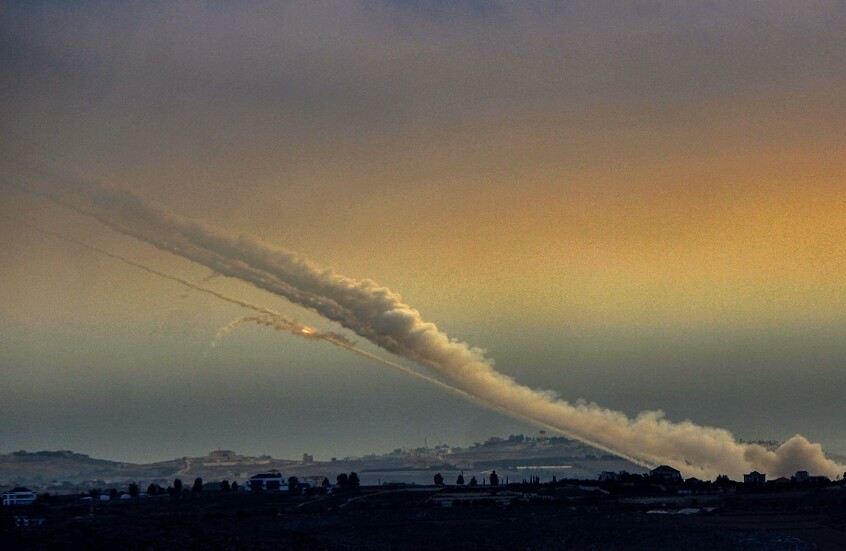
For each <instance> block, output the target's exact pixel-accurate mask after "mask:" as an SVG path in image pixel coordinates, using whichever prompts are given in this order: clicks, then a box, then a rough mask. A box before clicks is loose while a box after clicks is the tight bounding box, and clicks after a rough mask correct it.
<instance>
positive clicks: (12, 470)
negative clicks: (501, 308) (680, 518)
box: [0, 435, 643, 492]
mask: <svg viewBox="0 0 846 551" xmlns="http://www.w3.org/2000/svg"><path fill="white" fill-rule="evenodd" d="M271 469H275V470H278V471H280V472H281V473H283V474H284V475H285V476H297V477H300V478H302V479H314V480H316V481H317V480H322V479H323V477H328V478H330V480H332V481H334V478H335V476H336V475H337V474H339V473H342V472H351V471H356V472H359V473H361V475H362V481H363V482H364V483H376V482H377V481H387V480H399V481H405V482H417V483H428V481H430V480H431V478H432V474H433V473H435V472H440V471H443V474H444V476H447V477H448V476H454V474H455V473H458V472H462V471H466V472H467V474H468V475H472V474H477V475H478V476H480V477H482V476H484V475H485V473H488V472H489V471H491V470H498V472H500V473H503V474H504V475H505V476H508V474H509V473H510V474H511V476H513V477H515V478H517V477H520V476H523V473H528V472H531V474H533V475H536V476H545V477H547V478H548V477H551V476H553V475H557V476H558V477H559V478H560V477H562V476H567V477H572V478H575V477H584V478H593V477H595V476H596V475H597V473H599V472H600V471H604V470H611V471H618V470H628V471H630V472H642V471H643V469H642V468H641V467H639V466H637V465H634V464H632V463H630V462H628V461H626V460H624V459H621V458H619V457H615V456H613V455H610V454H607V453H606V452H603V451H600V450H597V449H595V448H592V447H590V446H586V445H584V444H582V443H580V442H577V441H574V440H569V439H567V438H561V437H552V438H542V437H541V438H526V437H524V436H523V435H517V436H511V437H509V438H508V439H503V438H497V437H491V438H490V439H489V440H488V441H486V442H484V443H478V444H475V445H473V446H470V447H466V448H460V447H450V446H445V445H441V446H436V447H434V448H415V449H400V448H398V449H396V450H394V451H393V452H390V453H385V454H372V455H366V456H362V457H345V458H343V459H333V460H332V461H313V460H312V458H311V457H309V456H306V457H304V460H290V459H275V458H273V457H270V456H267V455H265V456H260V457H250V456H244V455H239V454H237V453H235V452H233V451H228V450H217V451H214V452H211V453H209V454H208V455H207V456H204V457H184V458H181V459H172V460H169V461H161V462H157V463H149V464H136V463H125V462H117V461H110V460H107V459H96V458H92V457H89V456H88V455H85V454H80V453H74V452H72V451H67V450H61V451H39V452H26V451H17V452H13V453H9V454H4V455H0V487H3V488H6V487H12V486H27V487H30V488H32V489H34V490H35V489H37V490H38V491H56V492H71V491H75V490H77V489H80V490H81V489H87V488H93V487H107V486H114V485H125V484H128V483H129V482H137V483H139V484H149V483H150V482H155V483H157V484H161V485H164V486H166V485H168V484H170V483H172V481H173V479H174V478H181V479H183V481H191V480H193V479H194V478H196V477H201V478H203V480H205V481H215V480H217V481H219V480H224V479H225V480H229V481H239V482H242V483H243V482H244V481H246V480H247V479H249V477H250V476H252V475H253V474H255V473H257V472H261V471H267V470H271ZM450 473H452V474H450Z"/></svg>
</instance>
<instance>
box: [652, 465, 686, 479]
mask: <svg viewBox="0 0 846 551" xmlns="http://www.w3.org/2000/svg"><path fill="white" fill-rule="evenodd" d="M649 477H650V478H652V479H653V480H656V481H658V482H670V483H673V482H681V481H682V477H681V472H679V471H678V470H676V469H674V468H672V467H670V466H669V465H660V466H658V467H655V468H654V469H652V470H651V471H649Z"/></svg>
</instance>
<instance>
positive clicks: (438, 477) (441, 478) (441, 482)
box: [435, 473, 444, 486]
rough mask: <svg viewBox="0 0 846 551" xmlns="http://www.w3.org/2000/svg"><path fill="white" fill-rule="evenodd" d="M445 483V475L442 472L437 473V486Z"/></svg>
mask: <svg viewBox="0 0 846 551" xmlns="http://www.w3.org/2000/svg"><path fill="white" fill-rule="evenodd" d="M443 485H444V477H442V476H441V473H438V474H436V475H435V486H443Z"/></svg>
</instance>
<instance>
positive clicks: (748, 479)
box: [743, 471, 767, 486]
mask: <svg viewBox="0 0 846 551" xmlns="http://www.w3.org/2000/svg"><path fill="white" fill-rule="evenodd" d="M766 482H767V475H765V474H761V473H759V472H758V471H752V472H751V473H749V474H745V475H743V483H744V484H747V485H749V486H763V485H764V484H765V483H766Z"/></svg>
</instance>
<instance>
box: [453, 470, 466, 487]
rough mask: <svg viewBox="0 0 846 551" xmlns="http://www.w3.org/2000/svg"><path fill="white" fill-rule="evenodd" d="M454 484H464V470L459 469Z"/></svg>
mask: <svg viewBox="0 0 846 551" xmlns="http://www.w3.org/2000/svg"><path fill="white" fill-rule="evenodd" d="M455 484H456V485H457V486H464V471H461V474H459V475H458V478H456V479H455Z"/></svg>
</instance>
